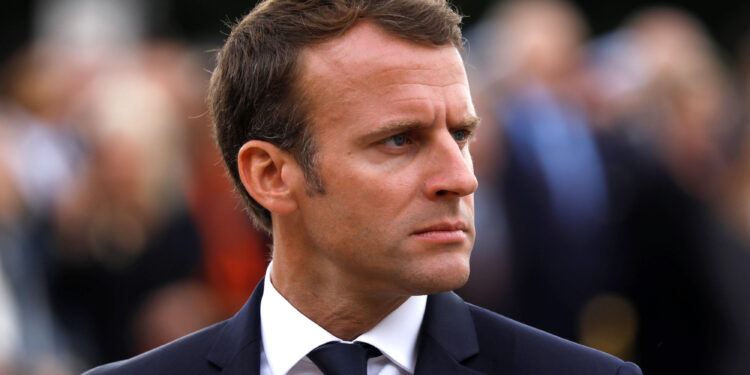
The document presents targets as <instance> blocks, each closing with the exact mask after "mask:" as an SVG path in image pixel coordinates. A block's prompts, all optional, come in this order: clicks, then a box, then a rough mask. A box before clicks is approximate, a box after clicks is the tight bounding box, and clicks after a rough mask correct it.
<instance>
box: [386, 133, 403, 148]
mask: <svg viewBox="0 0 750 375" xmlns="http://www.w3.org/2000/svg"><path fill="white" fill-rule="evenodd" d="M383 143H384V144H385V145H386V146H391V147H402V146H404V145H405V144H407V143H409V138H408V137H407V136H406V134H403V133H402V134H396V135H393V136H390V137H388V138H386V139H384V140H383Z"/></svg>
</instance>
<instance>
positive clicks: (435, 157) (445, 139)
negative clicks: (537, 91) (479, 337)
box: [295, 22, 478, 295]
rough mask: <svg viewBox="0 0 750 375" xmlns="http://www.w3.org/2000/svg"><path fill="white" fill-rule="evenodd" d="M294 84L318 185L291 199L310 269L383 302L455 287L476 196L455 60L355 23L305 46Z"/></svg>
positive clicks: (450, 50)
mask: <svg viewBox="0 0 750 375" xmlns="http://www.w3.org/2000/svg"><path fill="white" fill-rule="evenodd" d="M301 81H302V87H303V90H304V93H305V95H306V97H307V98H308V99H309V101H310V115H311V123H312V126H313V133H314V138H315V142H316V145H317V147H318V150H317V154H316V158H317V166H318V171H319V173H320V177H321V179H322V181H323V184H324V187H325V193H324V194H314V195H311V196H307V195H305V196H302V195H300V196H299V197H298V200H299V210H298V215H297V218H298V222H297V223H296V224H295V225H297V227H298V228H299V230H300V231H302V233H303V237H304V241H305V246H307V247H308V248H309V249H311V250H312V251H313V254H314V256H313V258H312V259H310V266H311V267H317V269H319V270H320V271H319V272H326V275H327V276H326V277H333V278H334V279H336V280H338V281H341V282H347V283H351V286H352V287H353V288H366V289H368V290H371V291H376V292H382V293H393V294H399V295H416V294H430V293H435V292H440V291H445V290H451V289H455V288H457V287H460V286H461V285H463V284H464V283H465V282H466V280H467V278H468V275H469V254H470V253H471V248H472V245H473V243H474V236H475V232H474V200H473V192H474V191H475V190H476V188H477V180H476V178H475V176H474V171H473V167H472V162H471V156H470V155H469V145H468V143H469V138H470V136H471V133H472V132H473V130H474V127H475V126H476V124H477V121H478V120H477V118H476V116H475V111H474V107H473V105H472V102H471V97H470V95H469V87H468V83H467V79H466V75H465V72H464V68H463V63H462V61H461V58H460V56H459V54H458V51H457V50H456V49H455V48H454V47H452V46H441V47H427V46H421V45H417V44H413V43H409V42H406V41H402V40H400V39H397V38H395V37H392V36H390V35H388V34H386V33H385V32H384V31H382V30H381V29H379V28H378V27H377V26H374V25H373V24H370V23H368V22H362V23H360V24H358V25H356V26H355V27H354V28H353V29H351V30H350V31H349V32H347V33H346V34H344V35H343V36H341V37H339V38H336V39H334V40H332V41H330V42H327V43H324V44H322V45H316V46H314V47H311V48H308V49H306V50H305V51H304V53H303V55H302V79H301ZM331 275H334V276H331Z"/></svg>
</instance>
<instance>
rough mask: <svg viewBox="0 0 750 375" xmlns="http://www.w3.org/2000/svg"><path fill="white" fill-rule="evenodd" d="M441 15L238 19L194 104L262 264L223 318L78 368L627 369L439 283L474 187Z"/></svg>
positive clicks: (447, 277)
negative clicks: (135, 352) (256, 280)
mask: <svg viewBox="0 0 750 375" xmlns="http://www.w3.org/2000/svg"><path fill="white" fill-rule="evenodd" d="M459 21H460V17H459V16H458V15H457V14H456V13H455V12H453V11H452V10H451V8H450V7H449V6H448V5H447V4H446V3H445V1H444V0H379V1H367V0H309V1H299V0H267V1H264V2H262V3H261V4H259V5H258V6H257V7H256V8H255V9H254V10H253V11H252V12H251V13H250V14H249V15H248V16H247V17H245V18H244V19H243V20H242V21H241V22H240V23H239V24H238V25H237V26H236V27H235V28H234V29H233V31H232V33H231V35H230V36H229V39H228V40H227V42H226V44H225V46H224V48H223V49H222V50H221V52H220V58H219V63H218V66H217V68H216V71H215V72H214V75H213V77H212V82H211V93H210V103H211V109H212V113H213V115H214V118H215V120H216V126H217V135H218V141H219V145H220V146H221V148H222V151H223V154H224V158H225V161H226V163H227V166H228V168H229V171H230V174H231V175H232V177H233V179H234V181H235V183H236V184H237V186H238V190H239V191H240V192H241V194H242V195H243V197H244V199H245V201H246V203H247V204H248V207H249V211H250V213H251V215H252V216H253V218H254V219H255V221H256V223H258V225H259V226H261V227H262V228H264V229H266V230H268V231H269V232H270V233H271V234H272V236H273V242H274V248H273V262H272V263H271V265H270V266H269V269H268V274H267V276H266V278H265V280H264V281H263V282H261V284H260V285H259V286H258V288H257V289H256V290H255V292H254V293H253V295H252V296H251V297H250V300H249V301H248V303H247V304H246V306H245V307H244V308H243V309H242V310H241V311H240V312H239V313H238V314H237V315H235V316H234V317H233V318H231V319H229V320H227V321H225V322H222V323H219V324H217V325H214V326H212V327H209V328H206V329H204V330H202V331H199V332H197V333H195V334H192V335H190V336H187V337H185V338H182V339H180V340H177V341H175V342H173V343H171V344H168V345H166V346H163V347H161V348H158V349H155V350H153V351H151V352H148V353H145V354H143V355H141V356H138V357H135V358H133V359H130V360H127V361H123V362H118V363H114V364H110V365H106V366H103V367H101V368H99V369H95V370H93V371H92V372H91V374H167V373H170V374H171V373H174V374H219V373H221V374H320V373H321V372H323V373H325V374H362V375H363V374H365V373H367V374H418V375H419V374H501V373H502V374H546V373H554V374H613V375H614V374H640V370H639V369H638V368H637V366H635V365H633V364H629V363H624V362H622V361H621V360H619V359H617V358H614V357H611V356H608V355H606V354H603V353H600V352H597V351H594V350H592V349H588V348H585V347H582V346H579V345H577V344H573V343H570V342H567V341H564V340H562V339H559V338H556V337H554V336H551V335H548V334H546V333H543V332H540V331H537V330H535V329H532V328H529V327H526V326H523V325H521V324H519V323H516V322H513V321H511V320H508V319H506V318H503V317H501V316H499V315H496V314H494V313H491V312H489V311H487V310H483V309H481V308H478V307H475V306H471V305H468V304H466V303H464V302H463V301H461V300H460V299H459V298H458V297H457V296H456V295H455V294H453V293H451V292H446V291H450V290H452V289H455V288H458V287H459V286H461V285H463V284H464V283H465V282H466V280H467V278H468V276H469V254H470V252H471V247H472V244H473V242H474V222H473V216H474V207H473V196H472V194H473V192H474V191H475V190H476V188H477V181H476V178H475V177H474V173H473V167H472V163H471V157H470V155H469V140H470V139H471V135H472V132H473V131H474V129H475V127H476V126H477V124H478V119H477V118H476V115H475V112H474V107H473V105H472V102H471V97H470V94H469V87H468V84H467V80H466V75H465V72H464V67H463V63H462V61H461V58H460V55H459V49H460V48H461V34H460V30H459V27H458V25H459ZM426 295H430V296H429V297H426ZM341 342H344V343H341ZM368 358H369V359H368ZM340 366H348V367H345V368H339V367H340Z"/></svg>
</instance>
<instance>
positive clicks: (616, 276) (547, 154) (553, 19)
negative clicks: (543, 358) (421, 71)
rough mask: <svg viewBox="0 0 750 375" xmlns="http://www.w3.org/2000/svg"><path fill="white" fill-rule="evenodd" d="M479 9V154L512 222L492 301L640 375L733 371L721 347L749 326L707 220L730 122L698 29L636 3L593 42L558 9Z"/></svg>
mask: <svg viewBox="0 0 750 375" xmlns="http://www.w3.org/2000/svg"><path fill="white" fill-rule="evenodd" d="M490 14H491V18H490V19H489V20H487V21H484V22H482V23H481V24H480V25H479V27H477V28H476V30H475V31H476V32H475V33H471V32H470V33H469V38H470V39H469V46H470V47H469V50H468V52H467V53H468V55H469V58H468V60H469V61H470V62H472V61H473V62H474V63H470V65H469V69H468V71H469V74H470V79H471V80H472V82H476V83H478V84H476V85H475V86H474V87H473V88H474V89H475V91H474V92H475V101H476V103H477V107H478V111H479V112H480V113H483V114H484V117H485V124H487V123H490V124H497V126H498V129H499V130H500V131H499V132H496V134H495V135H494V138H492V139H493V140H494V144H493V142H488V143H489V144H490V146H489V147H482V148H481V149H482V150H484V151H483V154H482V156H483V157H484V158H487V157H488V156H489V155H492V152H493V151H494V153H495V157H494V158H495V160H496V161H495V162H494V163H493V164H494V165H495V166H496V168H497V172H496V173H497V175H495V176H492V174H491V173H490V174H488V175H490V178H489V181H491V182H492V183H496V186H497V187H496V193H497V194H498V196H500V197H501V198H502V205H503V206H504V208H505V220H504V221H502V222H499V223H497V225H498V226H499V227H500V228H501V229H500V231H502V230H503V229H502V228H504V227H505V225H506V224H505V223H507V225H508V232H507V233H508V241H509V242H508V244H507V245H502V244H500V245H498V246H504V247H507V250H505V249H500V250H499V251H507V252H508V254H509V255H508V257H509V259H510V267H508V266H506V265H505V264H498V265H497V268H496V269H497V272H501V270H508V271H510V272H511V274H512V277H511V278H510V281H511V283H512V284H511V285H510V291H509V292H504V293H503V294H499V295H497V296H496V298H498V299H505V301H503V302H497V305H499V306H500V308H501V311H504V312H506V313H508V314H509V315H510V316H513V317H515V318H517V319H519V320H521V321H524V322H528V323H532V324H534V325H538V326H541V327H545V328H546V329H549V330H551V331H552V332H556V333H558V334H560V335H563V336H565V337H568V338H571V339H575V340H578V341H579V342H582V343H586V344H587V345H592V346H594V347H597V348H599V349H602V350H605V351H608V352H610V353H614V354H617V355H619V356H623V357H625V358H634V359H636V360H637V361H639V363H640V361H643V363H642V364H643V369H644V371H645V372H646V373H649V372H654V373H672V372H683V373H696V372H697V373H714V372H715V371H720V370H726V369H729V368H734V369H738V368H741V367H742V366H741V365H737V363H742V362H744V361H743V360H742V359H741V358H742V356H741V353H742V350H741V349H736V348H737V346H733V345H732V343H738V344H740V343H743V342H746V337H747V335H746V334H745V333H739V334H730V332H729V329H728V328H729V327H730V324H736V326H737V327H744V326H745V324H744V323H742V322H740V321H739V315H738V313H737V312H741V311H746V310H743V309H742V308H738V306H739V307H741V305H742V303H741V302H740V301H741V299H740V298H739V296H740V295H741V294H742V292H743V291H744V290H745V289H746V287H744V286H742V283H740V282H738V281H739V280H742V276H741V275H742V274H743V272H742V271H741V270H743V269H745V270H746V269H747V268H748V266H747V260H746V258H747V257H746V256H744V255H745V254H746V253H747V252H746V251H744V250H743V249H744V247H745V246H746V245H745V244H743V243H742V242H741V241H739V240H738V238H737V236H736V235H735V234H733V233H731V231H728V230H727V226H726V223H725V222H724V221H722V220H720V219H719V218H720V217H721V211H722V210H723V208H722V207H727V206H726V205H724V204H722V203H721V201H722V197H723V196H726V195H727V186H728V183H729V181H730V180H731V179H732V175H731V174H730V173H728V172H729V171H730V170H731V168H734V167H733V164H734V162H735V159H736V157H737V155H738V152H737V151H738V150H739V148H740V147H741V146H740V142H738V139H741V137H739V136H738V135H739V134H741V133H740V131H741V130H742V129H741V127H740V126H739V125H740V124H739V119H740V115H739V111H738V109H739V108H738V106H737V100H736V96H735V95H734V94H735V92H736V91H735V90H734V89H733V87H732V86H731V84H730V80H729V75H728V73H727V72H726V71H725V68H724V67H723V66H722V64H721V63H720V60H719V59H718V57H717V56H716V52H715V51H714V50H713V49H712V46H711V43H710V41H709V40H708V38H707V37H706V36H705V35H704V33H703V31H702V29H701V28H700V26H698V24H697V23H696V22H695V21H694V20H693V19H692V18H691V17H689V16H686V15H685V14H683V13H681V12H678V11H674V10H668V9H657V10H649V11H645V12H643V13H641V14H640V15H638V16H636V17H634V18H632V20H631V22H629V23H628V24H627V25H626V26H624V27H623V28H622V29H621V30H619V31H618V32H617V33H613V34H612V35H610V36H608V37H607V38H602V39H601V40H600V41H597V43H595V44H594V45H593V48H592V49H591V50H588V48H587V46H586V45H585V44H584V43H585V29H586V27H585V24H584V23H583V21H582V20H581V18H580V16H579V15H578V13H577V12H576V11H575V9H573V8H572V7H571V6H570V5H568V4H566V3H564V2H560V1H509V2H503V3H500V5H499V7H498V8H497V9H496V11H495V12H491V13H490ZM475 41H476V42H477V43H474V42H475ZM626 41H627V42H626ZM472 67H473V68H475V69H474V70H472ZM472 74H473V75H474V78H471V76H472ZM481 130H482V131H484V130H485V129H481ZM488 133H489V132H488ZM482 142H483V140H479V141H478V143H480V144H481V143H482ZM498 144H501V145H503V147H497V145H498ZM486 150H489V152H486ZM484 152H486V154H485V153H484ZM484 183H485V181H484V180H482V184H483V187H484V188H486V187H487V185H486V184H484ZM486 225H487V226H490V225H491V224H486ZM744 284H747V283H744ZM490 288H496V287H495V286H490ZM484 297H485V298H486V296H484ZM686 356H687V357H686ZM729 362H731V363H735V364H733V365H727V363H729ZM727 371H730V370H727ZM736 371H737V370H734V372H727V373H739V372H736Z"/></svg>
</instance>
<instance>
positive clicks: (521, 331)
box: [85, 281, 641, 375]
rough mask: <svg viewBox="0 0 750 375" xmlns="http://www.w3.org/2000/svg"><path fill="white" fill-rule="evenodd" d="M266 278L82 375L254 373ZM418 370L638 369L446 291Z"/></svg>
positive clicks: (560, 372) (517, 374) (449, 374)
mask: <svg viewBox="0 0 750 375" xmlns="http://www.w3.org/2000/svg"><path fill="white" fill-rule="evenodd" d="M262 295H263V282H262V281H261V283H260V284H259V285H258V287H257V288H256V289H255V292H253V295H252V296H251V297H250V300H249V301H248V302H247V303H246V304H245V306H244V307H243V308H242V309H241V310H240V311H239V312H238V313H237V314H236V315H235V316H234V317H232V318H230V319H229V320H226V321H224V322H221V323H218V324H215V325H213V326H211V327H208V328H205V329H203V330H200V331H198V332H195V333H193V334H191V335H188V336H185V337H183V338H181V339H179V340H176V341H174V342H172V343H169V344H167V345H164V346H162V347H159V348H157V349H154V350H151V351H149V352H146V353H144V354H141V355H139V356H137V357H134V358H131V359H128V360H125V361H120V362H115V363H110V364H108V365H104V366H101V367H98V368H95V369H93V370H91V371H89V372H87V373H86V374H85V375H124V374H137V375H152V374H153V375H156V374H179V375H209V374H222V375H227V374H232V375H235V374H236V375H240V374H242V375H257V374H258V373H259V371H260V350H261V346H262V340H261V331H260V299H261V296H262ZM420 335H421V336H420V340H419V344H418V345H419V352H418V353H419V354H418V357H417V367H416V370H415V375H442V374H445V375H453V374H464V375H478V374H503V375H505V374H507V375H535V374H555V375H566V374H569V375H588V374H591V375H593V374H597V375H599V374H601V375H639V374H641V370H640V369H639V368H638V366H636V365H635V364H633V363H629V362H623V361H622V360H620V359H617V358H615V357H613V356H610V355H608V354H605V353H602V352H599V351H596V350H594V349H590V348H587V347H584V346H581V345H578V344H575V343H572V342H570V341H566V340H563V339H561V338H558V337H556V336H553V335H550V334H548V333H545V332H542V331H540V330H537V329H534V328H531V327H528V326H526V325H523V324H520V323H518V322H515V321H513V320H510V319H508V318H505V317H503V316H501V315H498V314H495V313H493V312H490V311H488V310H485V309H482V308H480V307H476V306H474V305H471V304H468V303H466V302H464V301H463V300H461V299H460V298H459V297H458V296H457V295H456V294H454V293H451V292H447V293H440V294H436V295H432V296H430V297H428V299H427V309H426V311H425V317H424V322H423V323H422V331H421V333H420Z"/></svg>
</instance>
